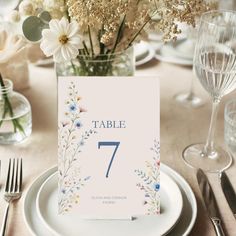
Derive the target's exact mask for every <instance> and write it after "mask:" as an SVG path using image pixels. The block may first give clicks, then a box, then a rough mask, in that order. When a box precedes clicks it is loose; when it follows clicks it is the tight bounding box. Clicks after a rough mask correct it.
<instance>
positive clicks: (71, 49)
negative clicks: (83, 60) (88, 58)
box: [67, 44, 79, 58]
mask: <svg viewBox="0 0 236 236" xmlns="http://www.w3.org/2000/svg"><path fill="white" fill-rule="evenodd" d="M67 50H68V51H69V52H70V54H71V58H75V57H76V56H77V55H78V54H79V52H78V49H77V48H76V47H75V46H73V45H71V44H68V45H67Z"/></svg>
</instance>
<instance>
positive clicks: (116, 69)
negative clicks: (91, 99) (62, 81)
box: [56, 47, 135, 76]
mask: <svg viewBox="0 0 236 236" xmlns="http://www.w3.org/2000/svg"><path fill="white" fill-rule="evenodd" d="M134 71H135V57H134V53H133V48H132V47H131V48H129V49H127V50H125V51H121V52H117V53H113V54H99V55H96V56H88V55H79V56H77V58H76V59H74V60H72V61H69V62H65V63H60V64H59V63H57V64H56V73H57V76H132V75H134Z"/></svg>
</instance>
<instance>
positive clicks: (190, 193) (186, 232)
mask: <svg viewBox="0 0 236 236" xmlns="http://www.w3.org/2000/svg"><path fill="white" fill-rule="evenodd" d="M161 168H163V169H165V171H168V175H170V177H171V178H172V179H173V180H174V181H175V182H176V183H177V184H178V185H181V190H183V192H184V193H185V195H186V197H187V198H188V200H189V202H190V203H191V211H192V213H191V221H190V223H189V224H188V225H187V227H186V228H185V229H184V234H183V236H187V235H189V233H191V231H192V229H193V226H194V225H195V222H196V218H197V212H198V210H197V201H196V197H195V195H194V192H193V190H192V188H191V186H190V185H189V183H188V182H187V181H186V180H185V179H184V178H183V177H182V175H181V174H179V173H178V172H177V171H176V170H174V169H172V168H171V167H169V166H168V165H166V164H164V163H161ZM53 169H57V165H53V166H51V167H50V168H48V169H47V170H45V171H44V172H42V173H40V174H39V175H38V176H37V177H35V178H34V180H33V182H32V183H31V184H30V185H29V187H28V188H27V191H26V193H25V197H24V202H23V219H24V221H25V224H26V226H27V229H28V230H29V232H30V233H31V234H32V235H34V236H39V235H37V231H35V229H34V228H33V227H32V225H31V224H30V222H28V221H27V218H26V215H27V212H28V211H25V205H26V200H27V199H28V195H29V194H30V192H29V191H28V190H30V189H32V188H33V187H34V186H35V184H36V182H38V181H40V179H42V178H43V179H44V181H45V180H46V179H47V177H44V176H45V175H46V174H47V172H50V171H52V170H53ZM174 177H177V179H178V180H177V181H176V180H175V179H174ZM42 181H43V180H42ZM44 181H43V182H44ZM43 182H42V183H41V184H43ZM35 199H36V197H35ZM35 204H36V203H35ZM172 230H173V229H172Z"/></svg>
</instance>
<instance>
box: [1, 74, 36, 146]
mask: <svg viewBox="0 0 236 236" xmlns="http://www.w3.org/2000/svg"><path fill="white" fill-rule="evenodd" d="M3 82H4V85H3V84H2V83H1V85H0V144H14V143H19V142H21V141H23V140H24V139H26V138H27V137H29V136H30V134H31V132H32V115H31V106H30V104H29V102H28V100H27V99H26V98H25V97H24V96H23V95H21V94H19V93H17V92H14V91H13V83H12V82H11V81H10V80H8V79H5V80H3Z"/></svg>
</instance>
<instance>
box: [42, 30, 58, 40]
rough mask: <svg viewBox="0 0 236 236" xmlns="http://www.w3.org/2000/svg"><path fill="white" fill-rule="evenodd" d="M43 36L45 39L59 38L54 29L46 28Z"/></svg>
mask: <svg viewBox="0 0 236 236" xmlns="http://www.w3.org/2000/svg"><path fill="white" fill-rule="evenodd" d="M42 36H43V40H44V39H46V40H48V41H55V40H56V39H57V38H58V35H57V34H56V33H55V32H54V31H51V30H49V29H44V30H43V31H42Z"/></svg>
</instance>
